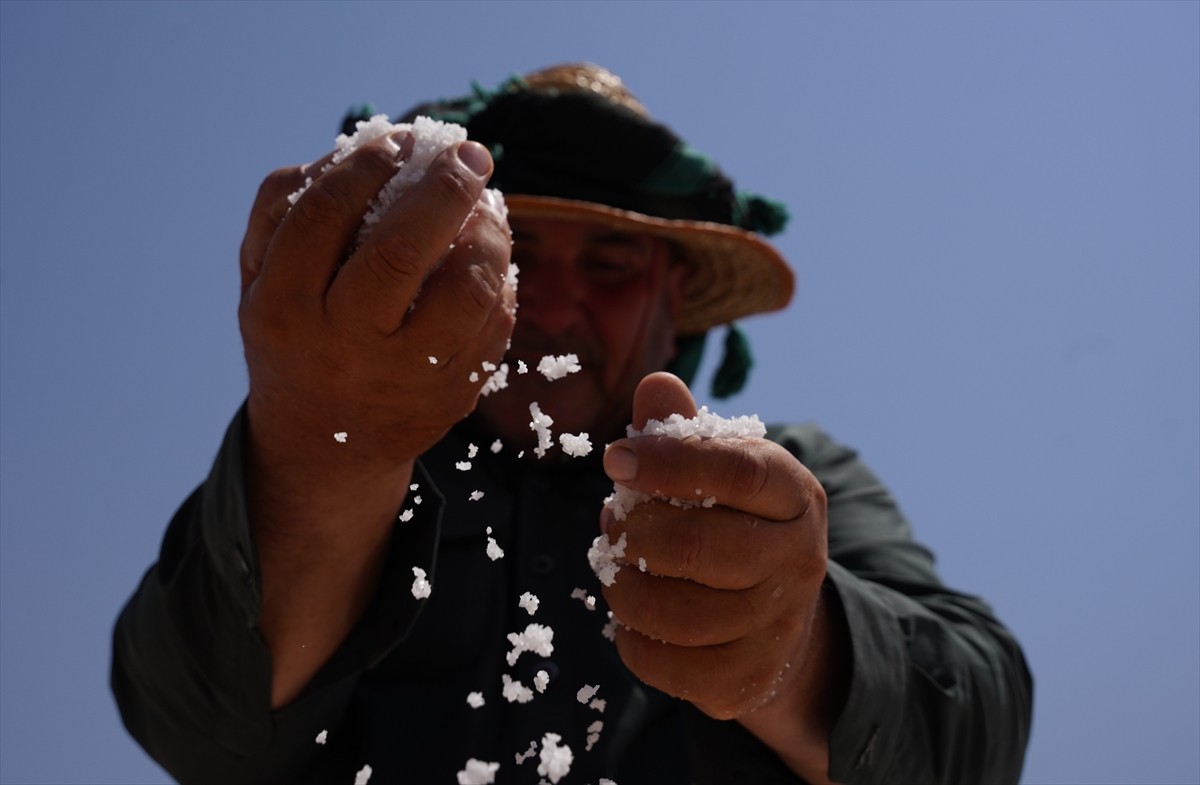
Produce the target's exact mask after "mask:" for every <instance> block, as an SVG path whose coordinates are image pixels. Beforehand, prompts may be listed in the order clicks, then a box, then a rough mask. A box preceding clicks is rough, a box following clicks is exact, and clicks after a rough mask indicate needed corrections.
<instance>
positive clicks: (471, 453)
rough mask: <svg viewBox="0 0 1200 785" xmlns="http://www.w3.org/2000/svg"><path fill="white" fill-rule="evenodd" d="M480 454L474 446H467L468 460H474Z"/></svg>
mask: <svg viewBox="0 0 1200 785" xmlns="http://www.w3.org/2000/svg"><path fill="white" fill-rule="evenodd" d="M478 454H479V448H478V447H476V446H475V445H474V444H468V445H467V457H468V458H474V457H475V456H476V455H478Z"/></svg>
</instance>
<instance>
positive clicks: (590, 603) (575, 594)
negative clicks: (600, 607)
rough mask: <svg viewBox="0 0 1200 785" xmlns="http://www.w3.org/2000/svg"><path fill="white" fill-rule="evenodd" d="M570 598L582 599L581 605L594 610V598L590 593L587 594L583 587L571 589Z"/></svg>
mask: <svg viewBox="0 0 1200 785" xmlns="http://www.w3.org/2000/svg"><path fill="white" fill-rule="evenodd" d="M571 599H572V600H583V607H585V608H587V609H588V610H589V611H594V610H596V598H595V597H593V596H592V595H590V594H588V593H587V592H586V591H584V590H583V589H578V588H576V589H572V590H571Z"/></svg>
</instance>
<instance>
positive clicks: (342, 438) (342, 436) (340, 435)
mask: <svg viewBox="0 0 1200 785" xmlns="http://www.w3.org/2000/svg"><path fill="white" fill-rule="evenodd" d="M346 435H347V434H346V432H345V431H338V432H337V433H335V434H334V435H333V439H334V441H336V442H337V443H338V444H345V443H346Z"/></svg>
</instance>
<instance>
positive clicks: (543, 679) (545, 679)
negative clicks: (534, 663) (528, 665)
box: [533, 671, 550, 692]
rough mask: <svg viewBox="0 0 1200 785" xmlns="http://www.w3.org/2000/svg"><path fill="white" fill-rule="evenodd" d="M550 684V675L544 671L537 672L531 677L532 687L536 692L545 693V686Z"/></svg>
mask: <svg viewBox="0 0 1200 785" xmlns="http://www.w3.org/2000/svg"><path fill="white" fill-rule="evenodd" d="M548 684H550V674H549V673H547V672H546V671H538V672H537V673H536V674H534V677H533V686H534V689H536V690H537V691H538V692H545V691H546V686H547V685H548Z"/></svg>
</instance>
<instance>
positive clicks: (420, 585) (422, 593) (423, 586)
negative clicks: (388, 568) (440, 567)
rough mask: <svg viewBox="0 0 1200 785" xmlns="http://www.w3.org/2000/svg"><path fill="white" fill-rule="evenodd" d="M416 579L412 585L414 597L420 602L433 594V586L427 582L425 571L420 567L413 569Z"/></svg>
mask: <svg viewBox="0 0 1200 785" xmlns="http://www.w3.org/2000/svg"><path fill="white" fill-rule="evenodd" d="M412 571H413V575H415V576H416V577H415V579H414V580H413V585H412V595H413V596H414V597H416V598H417V599H418V600H422V599H424V598H426V597H428V596H429V595H430V594H432V593H433V584H432V583H430V582H429V581H427V580H425V571H424V570H422V569H421V568H420V567H413V568H412Z"/></svg>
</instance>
